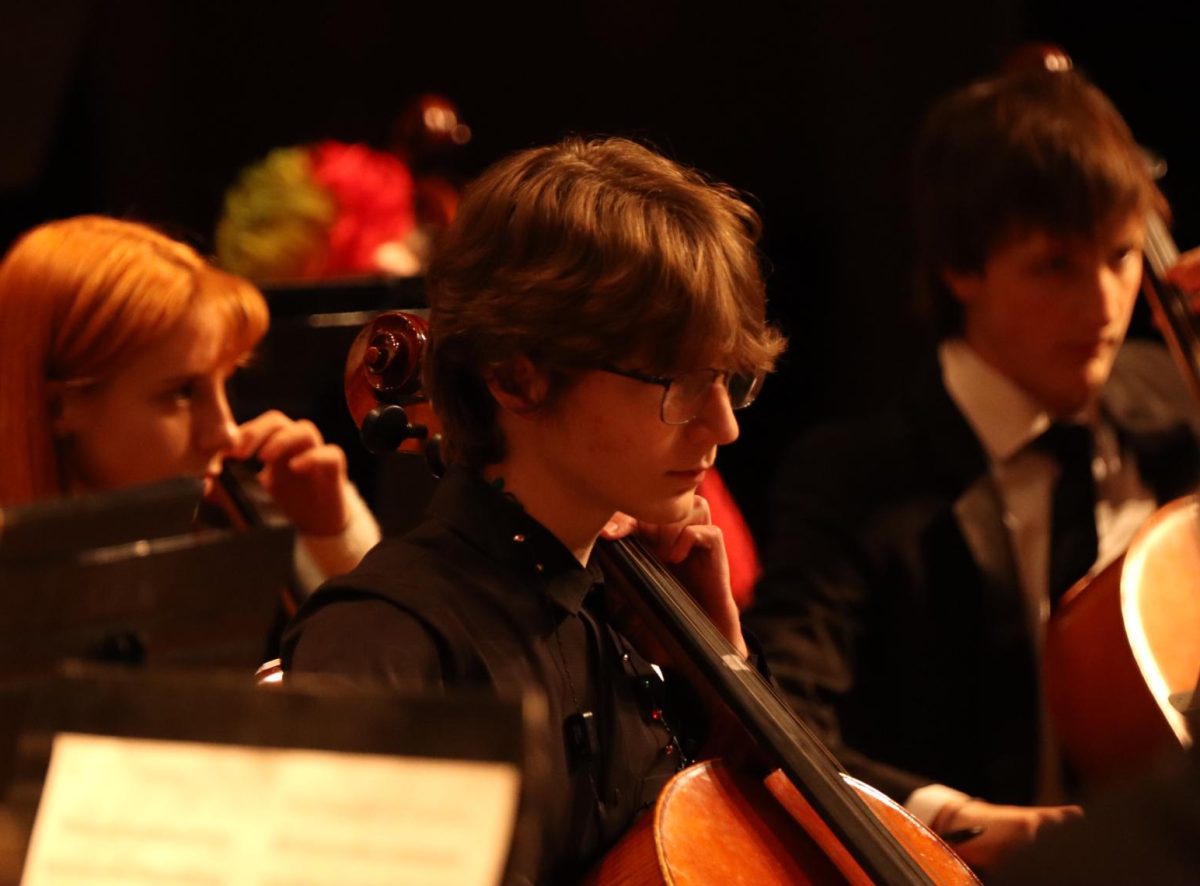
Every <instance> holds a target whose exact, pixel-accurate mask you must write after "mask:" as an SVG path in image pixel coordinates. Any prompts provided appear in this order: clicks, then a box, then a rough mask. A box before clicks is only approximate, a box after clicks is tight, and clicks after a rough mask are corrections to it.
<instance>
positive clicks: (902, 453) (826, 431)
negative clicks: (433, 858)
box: [777, 398, 924, 493]
mask: <svg viewBox="0 0 1200 886" xmlns="http://www.w3.org/2000/svg"><path fill="white" fill-rule="evenodd" d="M921 437H922V435H921V432H920V429H919V427H918V425H917V423H916V422H914V420H913V415H912V414H911V413H910V412H909V411H908V410H906V409H905V408H904V405H903V403H902V401H901V400H900V399H898V398H896V399H893V400H891V401H889V402H888V403H886V404H884V405H883V406H880V407H877V408H876V409H874V410H873V411H871V412H868V413H864V414H860V415H855V416H848V417H843V418H839V419H835V420H832V421H828V422H825V423H822V424H819V425H816V426H814V427H812V428H810V429H808V430H807V431H805V432H804V433H802V434H801V435H800V436H798V437H797V438H796V439H795V440H793V441H792V443H791V445H790V446H789V447H788V448H787V450H786V452H785V455H784V457H783V460H782V461H781V463H780V465H779V471H778V475H777V481H778V483H779V484H782V485H783V486H785V487H786V486H802V487H805V488H811V489H813V490H822V489H828V490H832V491H835V492H840V493H845V492H853V491H854V490H856V489H861V488H874V487H878V486H879V484H880V483H881V482H885V481H887V480H888V479H889V478H896V477H899V476H905V475H906V474H908V473H910V472H911V470H910V466H912V465H914V464H916V463H918V462H919V461H920V460H921V457H922V456H923V454H924V444H923V443H922V439H921Z"/></svg>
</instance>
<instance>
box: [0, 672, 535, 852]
mask: <svg viewBox="0 0 1200 886" xmlns="http://www.w3.org/2000/svg"><path fill="white" fill-rule="evenodd" d="M59 733H72V734H84V735H101V736H116V737H122V738H129V739H155V740H158V741H166V742H189V743H204V744H207V745H220V746H239V747H243V748H246V747H251V748H269V749H281V748H287V749H302V750H319V751H339V752H348V753H351V754H366V755H383V756H389V757H395V756H398V757H404V758H410V759H412V760H416V761H422V760H432V761H475V762H482V763H495V764H503V765H504V766H506V767H512V769H514V770H515V771H516V774H517V776H518V777H519V785H520V787H519V803H518V806H517V810H516V816H515V818H514V827H513V835H512V841H511V845H510V850H509V856H508V863H507V868H508V870H509V871H510V872H511V871H522V870H531V869H532V868H533V865H534V864H535V863H536V859H537V857H538V852H539V849H540V847H539V846H538V843H537V841H538V839H539V838H538V828H537V827H536V823H537V820H538V816H539V815H540V813H541V804H542V797H543V792H544V790H545V777H546V776H545V772H544V766H543V765H542V763H541V759H542V756H543V751H542V749H543V748H544V747H545V742H546V741H547V736H548V727H547V723H546V708H545V702H544V699H542V698H541V697H540V696H538V695H527V696H524V697H513V696H507V697H498V696H496V695H494V694H490V693H486V694H485V693H483V692H482V691H479V692H466V691H463V692H458V693H440V694H437V695H430V694H400V693H395V692H391V691H385V690H383V689H370V688H362V687H348V686H345V685H337V684H333V683H331V682H330V681H327V680H325V681H323V680H320V679H309V680H303V679H300V680H297V679H293V678H289V681H288V683H287V684H286V685H285V686H281V687H274V686H273V687H269V688H266V687H255V686H254V685H252V683H251V682H250V681H249V680H248V679H245V678H235V677H231V676H221V675H211V674H197V673H186V674H185V673H169V672H161V671H160V672H151V671H133V670H129V669H120V668H117V669H113V668H103V667H97V666H94V665H81V664H72V665H70V666H66V667H64V668H63V669H62V670H61V671H60V672H59V673H58V674H56V675H53V676H51V677H46V678H42V679H38V680H34V681H28V682H26V683H24V684H21V685H15V684H10V685H8V686H6V687H0V791H4V796H5V801H6V802H5V805H4V807H3V808H5V809H6V810H7V812H8V814H9V816H10V817H11V819H12V820H13V821H15V822H16V823H17V827H16V832H18V833H19V834H21V833H23V834H24V835H25V837H26V838H27V836H28V833H29V830H30V828H31V827H32V823H33V820H34V816H35V814H36V810H37V805H38V802H39V799H40V796H41V790H42V786H43V783H44V781H45V778H46V773H47V767H48V765H49V762H50V751H51V744H52V739H53V737H54V735H56V734H59ZM189 800H190V798H187V797H181V798H180V801H181V802H183V803H187V802H189ZM362 802H363V803H364V804H366V805H369V804H370V803H371V802H372V797H370V796H366V797H363V798H362ZM468 802H469V801H468ZM271 812H272V810H271V809H270V808H266V809H265V810H264V813H263V814H271ZM398 827H399V825H398ZM25 848H26V847H25V846H16V847H12V846H10V847H8V849H7V851H8V853H9V858H8V864H9V865H10V866H11V865H12V862H13V856H14V853H15V854H19V855H20V856H23V854H24V849H25ZM17 861H18V862H19V859H17Z"/></svg>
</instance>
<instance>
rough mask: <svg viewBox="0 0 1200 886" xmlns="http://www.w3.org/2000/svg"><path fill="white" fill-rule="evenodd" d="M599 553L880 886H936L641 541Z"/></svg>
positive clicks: (629, 541)
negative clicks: (903, 885) (894, 885)
mask: <svg viewBox="0 0 1200 886" xmlns="http://www.w3.org/2000/svg"><path fill="white" fill-rule="evenodd" d="M597 550H599V551H602V552H603V553H602V556H603V557H604V559H605V560H606V561H607V563H608V564H610V565H611V566H612V567H613V568H614V569H615V570H616V572H617V573H618V574H619V575H620V576H622V578H624V579H625V581H626V583H627V584H628V585H629V586H630V589H631V590H632V592H633V593H634V594H635V595H636V598H637V599H636V601H635V602H636V603H638V604H640V607H639V608H640V609H641V614H642V615H643V617H646V618H647V619H648V620H649V621H650V623H651V624H652V625H653V626H654V627H656V628H659V629H661V631H663V632H664V633H665V634H666V635H667V637H669V639H670V640H671V641H672V643H671V645H672V647H673V651H675V652H677V653H679V654H682V655H683V656H684V658H685V660H686V663H687V665H689V666H690V667H689V670H690V671H691V672H692V674H693V675H695V676H696V678H697V679H700V680H702V681H703V682H704V684H705V685H706V686H707V687H708V688H710V689H711V690H712V691H713V692H714V693H715V695H716V696H717V697H718V698H719V699H720V700H721V701H722V702H723V703H724V704H725V705H726V707H728V709H729V710H730V712H731V713H732V714H733V716H734V718H735V719H736V720H737V721H738V722H739V723H740V725H741V726H742V728H743V729H744V730H745V732H746V734H748V735H749V737H750V738H751V739H752V740H753V742H754V744H755V745H756V746H757V749H758V751H759V752H760V754H761V755H762V756H764V757H765V758H766V759H767V760H769V761H770V763H771V765H772V766H777V767H779V768H780V769H782V770H783V772H784V773H785V774H786V775H787V776H788V778H789V779H790V780H791V782H792V784H793V785H795V787H796V788H797V789H798V790H799V791H800V792H801V793H802V794H803V795H804V796H805V798H806V799H807V800H808V802H809V803H810V804H811V805H812V806H813V808H814V809H815V810H816V811H817V812H818V814H819V815H820V816H821V817H822V819H823V820H824V821H825V822H826V823H827V824H828V825H829V827H830V828H831V829H832V830H833V832H834V833H835V834H836V835H837V837H838V838H839V840H840V841H841V842H842V844H843V845H844V846H846V848H847V849H849V851H850V852H851V854H852V855H853V856H854V857H855V859H856V860H857V861H858V863H859V864H860V865H861V866H862V867H863V869H864V870H865V871H866V872H867V873H868V874H869V875H870V876H871V878H872V879H873V880H874V881H875V882H878V883H897V884H899V883H912V884H917V883H919V884H929V883H931V881H930V879H929V877H928V875H927V874H926V873H925V872H924V870H922V869H921V867H920V866H919V865H918V864H917V863H916V861H915V860H914V859H913V858H912V856H911V855H910V854H909V853H908V852H907V851H906V850H905V849H904V848H903V847H902V846H900V844H899V843H898V842H897V841H896V839H895V837H894V836H893V835H892V834H891V832H890V831H888V830H887V829H886V828H885V827H884V826H883V825H882V824H881V823H880V821H879V819H878V818H876V816H875V815H874V814H873V813H872V812H871V811H870V810H869V809H868V808H867V806H866V804H864V803H863V802H862V800H861V799H859V797H858V796H857V795H856V794H855V793H854V792H852V791H851V790H849V789H848V788H847V786H846V783H845V781H844V779H843V778H842V773H841V767H840V766H839V765H838V763H837V761H836V760H835V759H834V758H833V755H832V754H830V753H829V751H828V749H826V747H825V746H824V745H823V744H822V743H821V741H820V740H819V739H818V738H817V737H816V736H815V735H814V734H813V733H812V731H811V730H810V729H809V728H808V726H806V725H805V723H804V722H803V721H802V720H801V719H800V718H799V717H798V716H796V714H795V712H794V711H793V710H792V709H791V707H790V706H789V705H787V704H786V703H785V702H784V701H783V700H782V699H781V698H780V697H779V695H778V694H777V693H776V692H775V690H774V688H773V687H772V686H771V685H770V684H769V683H768V682H767V681H766V680H764V679H763V677H762V675H761V674H759V672H758V671H757V670H755V669H754V668H752V667H750V666H749V665H747V664H746V662H745V660H744V659H743V658H742V656H741V655H740V654H739V653H738V652H737V651H736V650H735V649H734V647H733V644H731V643H730V642H729V640H728V639H726V637H725V636H724V635H722V634H721V632H720V631H719V630H717V628H716V626H715V625H713V623H712V621H710V620H709V618H708V616H707V615H706V614H705V613H704V611H703V610H702V609H701V608H700V607H699V605H697V604H696V602H695V601H694V600H693V599H692V597H691V595H690V594H688V592H687V591H686V590H685V589H684V588H683V587H682V586H681V585H680V584H679V582H678V581H677V580H676V579H675V577H674V576H673V575H672V574H671V573H670V572H669V571H668V570H667V569H666V567H664V566H663V565H662V563H660V562H659V561H658V560H657V559H656V558H655V557H654V555H653V554H651V553H650V552H649V551H648V550H647V549H646V548H645V547H644V546H643V545H642V543H641V542H640V541H638V540H637V539H634V538H628V537H627V538H622V539H619V540H617V541H613V542H605V543H601V544H599V545H598V546H597Z"/></svg>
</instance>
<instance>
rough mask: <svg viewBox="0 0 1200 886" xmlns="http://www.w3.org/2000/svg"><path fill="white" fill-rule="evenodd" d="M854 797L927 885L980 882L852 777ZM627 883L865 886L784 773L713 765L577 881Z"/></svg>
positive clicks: (671, 788)
mask: <svg viewBox="0 0 1200 886" xmlns="http://www.w3.org/2000/svg"><path fill="white" fill-rule="evenodd" d="M843 779H844V780H845V782H846V785H847V787H848V788H849V789H850V790H852V791H854V792H855V793H856V794H857V795H858V796H859V798H860V799H862V800H863V801H864V802H865V803H866V804H867V806H868V807H869V808H870V809H871V811H872V812H873V813H874V814H875V815H876V816H877V817H878V818H879V819H880V820H881V821H882V822H883V824H884V825H885V826H886V827H887V828H888V830H890V831H891V832H892V834H893V835H894V836H895V837H896V839H897V840H899V842H900V843H901V844H902V845H903V846H904V847H905V849H907V850H908V851H909V853H910V854H911V855H912V856H913V857H914V858H915V859H916V860H917V861H918V863H919V864H920V866H921V868H922V870H924V871H925V873H926V874H927V875H928V876H929V879H930V880H931V881H932V882H934V883H947V884H949V883H961V884H969V883H976V882H978V881H977V880H976V878H975V875H974V874H973V873H972V872H971V870H970V868H968V867H967V866H966V864H964V863H963V862H962V860H961V859H959V858H958V856H956V855H955V854H954V853H953V852H952V851H951V850H950V848H949V847H948V846H946V844H945V843H943V842H942V841H941V840H939V839H938V838H937V837H936V836H935V835H934V834H933V833H932V832H930V831H929V830H928V829H927V828H926V827H925V826H924V825H922V824H921V823H920V822H918V821H917V820H916V819H914V818H913V817H912V816H911V815H909V813H908V812H906V811H905V810H904V809H903V808H901V807H900V806H897V805H896V804H895V803H893V802H892V801H891V800H890V799H888V798H887V797H885V796H883V795H882V794H880V793H879V792H878V791H876V790H875V789H874V788H871V787H868V786H867V785H864V784H863V783H862V782H859V781H857V780H856V779H854V778H851V777H850V776H843ZM584 882H585V883H588V884H593V883H594V884H604V886H609V884H612V886H625V884H629V886H633V884H668V883H669V884H675V886H689V884H695V886H700V884H710V883H721V884H747V886H750V884H754V886H775V884H778V886H787V884H799V883H819V884H825V883H850V884H869V883H871V882H872V880H871V879H870V877H868V876H867V874H866V873H865V872H864V871H863V869H862V868H861V867H860V866H859V864H858V863H857V862H856V861H855V860H854V858H853V857H852V856H851V855H850V853H849V852H848V851H847V850H846V848H845V847H844V846H843V845H842V844H841V843H840V841H839V840H838V839H837V838H836V837H835V836H834V834H833V832H832V831H830V830H829V827H828V825H826V824H825V823H824V821H822V820H821V818H820V816H818V815H817V814H816V812H815V811H814V810H813V808H812V807H811V806H810V805H809V804H808V802H807V801H806V800H805V799H804V796H803V795H802V794H801V793H800V792H799V791H798V790H796V788H795V787H794V786H793V785H792V783H791V782H790V781H788V779H787V778H786V776H784V775H783V773H782V772H779V771H776V772H773V773H772V774H771V775H770V776H768V777H767V778H766V779H765V780H763V781H756V780H755V779H753V778H751V777H749V776H747V775H744V774H739V773H738V772H736V771H735V770H734V769H732V768H730V767H729V766H726V765H725V764H724V763H721V762H719V761H711V760H710V761H707V762H704V763H697V764H696V765H694V766H691V767H689V768H688V769H685V770H684V771H683V772H681V773H679V774H678V775H677V776H675V778H673V779H672V780H671V782H670V783H669V784H668V785H667V786H666V787H665V788H664V789H663V791H662V793H661V794H660V795H659V798H658V802H657V803H656V804H655V806H654V809H653V810H652V811H648V812H646V813H645V814H644V815H643V816H642V817H641V818H640V819H639V820H638V821H637V823H636V824H635V825H634V826H633V827H632V828H631V829H630V830H629V832H628V833H626V835H625V836H624V837H623V838H622V839H621V841H620V842H619V843H618V844H617V846H616V847H615V848H614V849H613V850H612V851H611V852H609V854H608V855H606V856H605V857H604V859H603V860H602V861H601V862H600V864H599V865H598V866H597V867H596V868H594V869H593V870H592V871H591V873H590V874H589V875H588V877H587V879H586V880H585V881H584Z"/></svg>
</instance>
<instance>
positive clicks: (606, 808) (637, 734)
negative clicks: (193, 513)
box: [283, 470, 680, 883]
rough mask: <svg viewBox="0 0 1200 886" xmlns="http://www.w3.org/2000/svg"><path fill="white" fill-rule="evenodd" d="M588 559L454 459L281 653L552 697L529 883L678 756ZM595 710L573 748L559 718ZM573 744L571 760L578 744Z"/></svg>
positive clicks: (331, 587) (624, 808)
mask: <svg viewBox="0 0 1200 886" xmlns="http://www.w3.org/2000/svg"><path fill="white" fill-rule="evenodd" d="M604 609H605V607H604V593H603V575H602V574H601V573H600V572H599V570H598V569H596V568H595V567H592V568H588V569H585V568H583V567H582V566H580V564H579V562H578V561H577V560H576V559H575V557H574V556H573V555H572V554H571V553H570V551H568V550H567V548H566V547H565V546H563V544H562V543H561V542H559V541H558V539H557V538H555V537H554V536H553V535H552V534H551V533H550V532H549V531H547V530H546V529H545V528H544V527H542V526H541V525H540V524H539V523H537V522H536V521H535V520H533V519H532V518H531V517H529V516H528V515H527V514H526V513H525V512H524V510H522V508H521V507H520V506H519V505H518V504H517V503H516V502H515V501H513V500H512V499H511V498H510V497H508V496H506V495H504V494H503V493H501V492H500V491H498V490H497V489H495V488H493V487H492V486H491V485H489V484H488V483H486V482H485V481H483V480H482V479H481V478H480V477H478V476H477V475H474V474H471V473H469V472H466V471H462V470H451V471H450V472H449V473H448V474H447V476H446V477H445V479H443V480H442V481H441V483H440V484H439V487H438V489H437V491H436V493H435V495H434V498H433V501H432V503H431V505H430V508H429V513H428V515H427V518H426V520H425V522H424V523H422V524H421V525H420V526H418V527H417V528H416V529H415V530H413V531H412V532H410V533H409V534H408V535H406V536H404V537H403V538H400V539H387V540H385V541H383V542H382V543H380V544H379V545H378V546H377V547H376V548H374V549H373V550H372V551H371V552H370V553H369V554H368V555H367V556H366V558H364V560H363V562H362V564H361V565H360V566H359V567H358V568H357V569H355V570H354V572H352V573H350V574H349V575H347V576H344V577H342V578H339V579H336V580H334V581H332V582H329V583H327V584H326V585H324V586H323V587H322V588H320V589H319V590H318V591H317V592H316V593H315V594H314V595H313V597H311V598H310V599H309V601H308V602H307V603H306V604H305V606H304V607H303V608H302V609H301V611H300V612H299V613H298V614H297V616H296V617H295V619H293V621H292V623H291V624H290V625H289V627H288V629H287V631H286V633H285V635H284V642H283V659H284V667H285V668H286V669H288V670H289V671H292V672H317V673H322V674H335V675H340V676H344V677H349V678H352V679H356V680H376V681H383V682H385V683H388V684H390V685H393V686H397V687H402V688H411V687H414V686H416V687H421V688H426V689H428V688H442V687H446V686H458V685H480V684H482V685H485V686H491V687H495V688H501V689H504V688H515V689H525V688H529V687H534V688H537V689H540V690H541V691H542V692H544V693H545V696H546V699H547V703H548V705H549V718H550V724H551V735H552V741H551V742H550V746H548V747H547V748H546V749H545V753H546V761H545V762H546V765H547V766H548V767H549V770H550V778H549V784H550V786H551V789H550V796H549V797H548V798H547V800H546V803H545V808H544V813H545V814H544V821H543V829H542V834H541V837H542V847H543V851H542V862H541V865H540V867H539V869H538V870H537V871H536V872H531V873H532V874H533V877H534V878H535V879H536V880H538V881H539V882H553V883H559V882H569V881H570V880H572V879H574V878H575V877H577V876H579V875H581V874H582V873H584V872H585V871H586V868H587V867H588V866H589V865H590V864H591V863H592V862H593V861H595V859H596V858H598V857H599V856H600V855H601V854H602V853H603V850H604V849H606V848H607V847H608V846H610V845H611V844H612V843H613V842H614V841H615V840H616V839H617V838H618V837H619V836H620V835H621V834H622V833H623V832H624V831H625V829H626V828H627V827H628V826H629V824H630V823H631V822H632V820H633V819H634V817H635V816H636V815H637V813H638V812H639V811H640V810H641V809H643V808H644V807H645V806H647V805H649V804H651V803H653V801H654V799H655V798H656V797H657V795H658V792H659V790H660V788H661V787H662V785H663V784H664V783H665V782H666V781H667V779H668V778H670V776H671V775H673V774H674V773H675V772H676V771H677V769H678V766H679V758H680V754H679V750H678V747H677V746H676V745H675V744H674V743H673V742H672V736H671V735H670V733H669V732H668V731H667V729H666V728H665V727H664V726H663V724H662V722H661V720H660V719H658V718H656V716H655V715H654V711H655V709H656V708H658V707H659V705H658V704H657V703H656V702H655V701H654V698H653V697H654V694H655V693H654V690H655V689H657V686H652V687H651V691H650V692H647V690H646V687H647V685H648V684H656V683H657V677H655V676H654V673H653V671H652V669H651V668H650V667H649V665H648V663H647V662H645V661H644V660H643V659H642V658H641V657H640V656H639V655H638V654H637V652H636V651H635V650H634V649H633V648H632V646H631V645H630V644H629V642H628V641H627V640H626V639H625V637H624V636H622V635H621V633H620V632H619V631H617V630H616V629H615V628H614V627H613V626H612V625H611V624H609V623H608V621H607V620H606V617H605V611H604ZM584 712H591V714H592V715H593V718H594V721H595V724H596V735H597V739H598V741H597V745H598V747H597V750H596V753H595V755H594V757H593V758H592V760H591V761H588V762H580V761H579V760H578V759H575V760H574V762H573V761H572V759H571V757H572V751H571V750H570V749H569V748H568V747H567V744H568V740H567V739H566V738H565V737H564V730H563V729H562V728H561V727H562V726H563V724H565V723H566V721H567V720H568V718H571V717H574V716H576V715H579V714H582V713H584ZM574 756H575V757H576V758H578V756H579V754H578V750H576V751H575V754H574Z"/></svg>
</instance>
